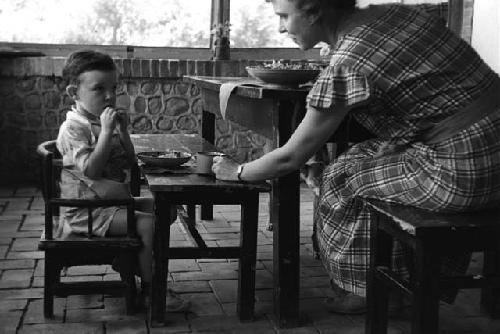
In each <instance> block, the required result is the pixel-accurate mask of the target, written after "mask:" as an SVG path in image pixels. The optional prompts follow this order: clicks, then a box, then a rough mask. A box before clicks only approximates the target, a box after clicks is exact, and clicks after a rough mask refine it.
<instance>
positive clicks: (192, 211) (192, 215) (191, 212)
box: [186, 204, 196, 226]
mask: <svg viewBox="0 0 500 334" xmlns="http://www.w3.org/2000/svg"><path fill="white" fill-rule="evenodd" d="M186 206H187V215H188V218H189V221H190V222H191V223H192V224H193V226H194V225H195V224H196V205H194V204H188V205H186Z"/></svg>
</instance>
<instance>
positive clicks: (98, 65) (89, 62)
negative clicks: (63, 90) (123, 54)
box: [62, 50, 116, 85]
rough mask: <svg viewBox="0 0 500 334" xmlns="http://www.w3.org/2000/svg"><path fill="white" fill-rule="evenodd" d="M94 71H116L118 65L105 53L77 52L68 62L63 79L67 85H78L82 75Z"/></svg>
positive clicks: (63, 72) (63, 71)
mask: <svg viewBox="0 0 500 334" xmlns="http://www.w3.org/2000/svg"><path fill="white" fill-rule="evenodd" d="M93 70H99V71H116V65H115V63H114V61H113V59H112V58H111V57H110V56H109V55H107V54H105V53H101V52H97V51H93V50H80V51H75V52H73V53H72V54H71V55H70V56H69V57H68V59H67V60H66V64H65V65H64V68H63V70H62V77H63V80H64V82H65V83H66V85H69V84H76V85H77V84H78V83H79V82H78V76H79V75H80V74H82V73H83V72H88V71H93Z"/></svg>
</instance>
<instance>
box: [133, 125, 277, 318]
mask: <svg viewBox="0 0 500 334" xmlns="http://www.w3.org/2000/svg"><path fill="white" fill-rule="evenodd" d="M132 141H133V143H134V147H135V150H136V152H140V151H142V150H154V151H163V150H166V149H176V150H184V151H188V152H191V153H193V154H195V153H196V152H201V151H217V149H216V148H215V147H214V146H213V145H212V144H210V143H209V142H208V141H206V140H204V139H202V138H201V137H199V136H196V135H182V134H175V135H147V134H146V135H132ZM143 171H144V172H145V173H144V175H145V179H146V182H147V185H148V188H149V190H150V191H151V193H152V194H153V197H154V199H155V210H156V217H157V219H156V220H155V240H154V247H153V248H154V251H153V253H154V259H153V262H154V265H153V267H154V270H153V282H152V300H151V312H149V321H150V324H151V325H152V326H156V325H158V324H162V323H163V322H164V320H165V293H166V283H167V274H168V261H169V259H199V258H212V259H228V258H229V259H230V258H236V259H239V270H238V297H237V313H238V315H239V318H240V320H251V319H252V318H253V311H254V299H255V265H256V249H257V228H258V210H259V193H260V192H268V191H270V186H269V185H268V184H267V183H265V182H259V183H244V182H225V181H219V180H216V179H215V177H214V176H209V175H198V174H196V173H193V170H191V171H189V170H188V171H187V172H186V173H168V172H167V173H165V174H153V173H148V172H147V168H145V167H144V168H143ZM218 204H234V205H240V206H241V222H240V245H239V246H230V247H210V246H208V245H207V244H206V242H205V241H204V240H203V237H202V235H201V234H200V233H199V232H198V230H197V224H196V221H195V209H194V208H195V205H206V206H211V205H218ZM173 206H177V208H178V212H179V214H178V217H179V221H180V223H181V224H182V225H183V226H184V228H185V230H186V231H187V232H188V233H187V236H188V237H189V239H190V240H191V241H192V246H191V247H170V228H169V226H170V222H171V216H170V214H169V212H170V209H171V208H172V207H173ZM184 206H186V207H187V209H185V208H184Z"/></svg>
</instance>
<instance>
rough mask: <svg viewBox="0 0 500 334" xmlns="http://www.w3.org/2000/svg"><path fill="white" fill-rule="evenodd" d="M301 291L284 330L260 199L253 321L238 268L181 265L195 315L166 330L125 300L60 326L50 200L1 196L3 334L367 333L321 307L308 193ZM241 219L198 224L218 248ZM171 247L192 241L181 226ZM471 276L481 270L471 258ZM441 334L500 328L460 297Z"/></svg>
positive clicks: (73, 315) (227, 213) (19, 191)
mask: <svg viewBox="0 0 500 334" xmlns="http://www.w3.org/2000/svg"><path fill="white" fill-rule="evenodd" d="M301 198H302V204H301V222H302V224H301V246H300V250H301V270H300V275H301V290H300V296H301V300H300V307H301V316H302V318H303V319H304V321H303V326H302V327H299V328H294V329H285V330H278V329H277V328H276V326H275V323H274V321H273V317H272V289H271V287H272V233H271V232H269V231H267V228H266V227H267V221H268V216H267V195H262V197H261V205H260V227H259V236H258V263H257V280H256V285H257V291H256V298H257V301H256V319H255V321H253V322H248V323H240V322H239V321H238V320H237V318H236V316H235V300H236V287H237V281H236V278H237V272H236V270H237V262H236V261H235V260H227V261H226V260H199V261H195V260H177V261H171V263H170V277H169V279H170V280H171V281H172V282H173V284H172V286H173V287H174V289H175V290H176V291H178V292H180V293H182V296H183V297H184V298H187V299H190V300H191V302H192V309H191V312H189V313H185V314H184V313H182V314H172V315H170V321H169V323H168V326H167V327H163V328H153V329H148V328H147V326H146V322H145V320H144V314H137V315H134V316H126V315H125V311H124V303H123V300H122V299H120V298H111V297H107V296H102V295H92V296H87V297H84V296H71V297H68V298H64V299H63V298H59V299H57V300H56V304H55V305H56V306H55V313H56V317H55V319H44V317H43V312H42V299H41V298H42V295H43V291H42V286H43V253H42V252H39V251H38V250H37V241H38V238H39V236H40V233H41V230H42V227H43V200H42V199H41V197H40V193H39V191H38V190H37V189H36V187H32V186H18V187H0V275H1V276H0V333H15V332H17V333H102V334H104V333H106V334H110V333H200V332H213V333H238V334H239V333H259V334H264V333H294V334H305V333H339V334H344V333H345V334H353V333H364V317H363V316H340V315H335V314H331V313H328V312H327V311H326V310H325V309H324V307H323V305H322V300H323V299H324V297H325V296H327V295H329V293H330V292H329V285H328V278H327V275H326V273H325V272H324V270H323V268H322V267H321V264H320V263H319V261H317V260H314V259H313V256H312V250H311V242H310V241H311V239H310V235H311V231H312V196H311V193H310V192H309V191H308V189H306V188H303V189H302V192H301ZM238 219H239V209H238V208H237V207H234V206H217V207H215V220H214V221H209V222H201V223H200V224H199V225H200V231H201V232H202V233H203V235H204V237H206V239H207V240H212V241H213V242H215V243H217V244H219V245H227V244H234V243H236V242H238V238H239V236H238V233H237V231H238V230H239V227H238V225H239V222H238ZM172 238H173V240H174V241H173V243H175V244H179V245H181V244H184V243H186V242H187V240H186V239H185V238H184V235H183V232H182V230H181V229H180V227H179V226H178V225H174V227H173V234H172ZM474 261H475V262H474V263H473V267H477V266H478V264H479V263H480V257H478V256H475V257H474ZM86 276H93V277H95V278H96V279H103V280H106V279H109V278H112V277H116V273H115V272H113V271H112V270H111V268H109V267H108V266H94V267H80V268H70V270H68V272H67V275H66V277H64V279H65V280H80V279H82V278H85V277H86ZM440 324H441V332H442V333H463V334H465V333H468V334H479V333H500V320H491V319H489V318H488V317H486V316H484V315H483V314H481V312H480V311H479V307H478V292H477V291H475V290H469V291H466V292H462V293H460V295H459V298H458V300H457V302H456V303H455V304H454V305H451V306H450V305H443V306H442V307H441V317H440ZM390 333H409V326H408V321H407V319H406V318H405V317H404V316H403V317H394V318H391V320H390Z"/></svg>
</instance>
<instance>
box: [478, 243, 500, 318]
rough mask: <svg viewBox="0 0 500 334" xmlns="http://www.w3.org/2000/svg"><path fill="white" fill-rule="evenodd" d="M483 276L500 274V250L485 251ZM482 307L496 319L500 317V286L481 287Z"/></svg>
mask: <svg viewBox="0 0 500 334" xmlns="http://www.w3.org/2000/svg"><path fill="white" fill-rule="evenodd" d="M483 261H484V263H483V276H484V277H486V278H487V277H488V276H497V277H498V276H500V254H499V252H484V260H483ZM481 308H482V309H483V310H484V311H485V312H486V313H488V315H489V316H490V317H492V318H494V319H498V318H500V287H484V288H482V289H481Z"/></svg>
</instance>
